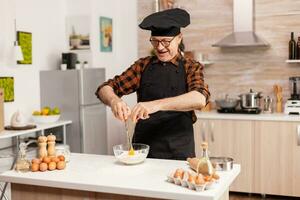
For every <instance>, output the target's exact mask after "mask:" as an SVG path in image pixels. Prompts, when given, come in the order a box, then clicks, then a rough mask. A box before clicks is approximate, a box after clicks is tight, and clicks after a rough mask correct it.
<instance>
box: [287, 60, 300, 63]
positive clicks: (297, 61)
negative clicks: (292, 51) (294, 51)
mask: <svg viewBox="0 0 300 200" xmlns="http://www.w3.org/2000/svg"><path fill="white" fill-rule="evenodd" d="M285 62H286V63H300V60H286V61H285Z"/></svg>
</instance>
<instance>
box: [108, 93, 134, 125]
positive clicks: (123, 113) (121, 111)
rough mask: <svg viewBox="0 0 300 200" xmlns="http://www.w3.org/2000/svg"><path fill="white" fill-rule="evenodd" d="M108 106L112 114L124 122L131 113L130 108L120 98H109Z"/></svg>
mask: <svg viewBox="0 0 300 200" xmlns="http://www.w3.org/2000/svg"><path fill="white" fill-rule="evenodd" d="M110 107H111V111H112V113H113V114H114V116H115V117H116V118H117V119H119V120H121V121H124V122H125V121H126V120H127V119H128V117H129V116H130V114H131V109H130V108H129V107H128V106H127V104H126V103H125V102H124V101H122V99H120V98H119V99H113V100H111V102H110Z"/></svg>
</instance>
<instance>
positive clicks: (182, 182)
mask: <svg viewBox="0 0 300 200" xmlns="http://www.w3.org/2000/svg"><path fill="white" fill-rule="evenodd" d="M174 174H175V172H172V173H170V174H169V175H168V176H167V178H168V179H167V181H168V182H169V183H173V184H175V185H178V186H181V187H185V188H188V189H190V190H196V191H197V192H203V191H204V190H208V189H211V188H213V187H214V186H215V184H216V183H217V182H218V181H217V180H215V179H212V180H211V181H205V183H203V184H196V183H195V182H190V181H188V178H189V176H190V175H191V174H193V176H197V174H196V173H193V172H188V171H184V174H183V177H182V178H175V177H174Z"/></svg>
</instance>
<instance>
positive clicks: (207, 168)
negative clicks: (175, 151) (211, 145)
mask: <svg viewBox="0 0 300 200" xmlns="http://www.w3.org/2000/svg"><path fill="white" fill-rule="evenodd" d="M201 148H202V156H201V158H188V159H187V161H188V162H189V164H190V167H191V168H192V169H194V170H195V171H196V172H197V173H201V174H203V175H212V174H213V173H214V168H213V166H212V164H211V162H210V160H209V157H208V144H207V142H203V143H202V144H201Z"/></svg>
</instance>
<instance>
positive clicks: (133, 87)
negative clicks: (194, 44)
mask: <svg viewBox="0 0 300 200" xmlns="http://www.w3.org/2000/svg"><path fill="white" fill-rule="evenodd" d="M151 59H152V56H148V57H145V58H141V59H139V60H137V61H136V62H135V63H134V64H133V65H131V66H130V67H129V68H128V69H127V70H126V71H124V72H123V73H122V74H121V75H117V76H115V77H114V78H113V79H109V80H108V81H106V82H104V83H103V84H101V85H100V86H99V87H98V89H97V91H96V93H95V94H96V96H97V97H98V98H99V99H100V97H99V94H98V92H99V90H100V89H101V88H102V87H103V86H105V85H109V86H110V87H112V88H113V90H114V92H115V94H116V95H118V96H119V97H122V96H123V95H127V94H130V93H133V92H136V91H137V89H138V88H139V87H140V80H141V76H142V73H143V71H144V70H145V68H146V67H147V65H148V64H149V62H150V61H151ZM180 59H183V64H184V68H185V72H186V81H187V82H186V84H187V90H188V92H190V91H194V90H195V91H198V92H200V93H201V94H203V95H204V96H205V97H206V103H207V102H208V99H209V96H210V93H209V91H208V89H207V88H208V87H207V85H206V84H205V83H204V76H203V65H201V64H200V63H199V62H196V61H194V60H192V59H187V58H184V57H182V56H181V54H180V53H179V54H177V56H175V57H174V58H173V59H172V60H170V62H171V63H172V64H173V65H174V67H179V61H180ZM152 62H161V61H160V60H158V58H157V57H156V56H155V57H153V60H152ZM100 100H101V99H100ZM193 115H194V117H195V114H193ZM194 117H193V118H194ZM194 120H195V119H194Z"/></svg>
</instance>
